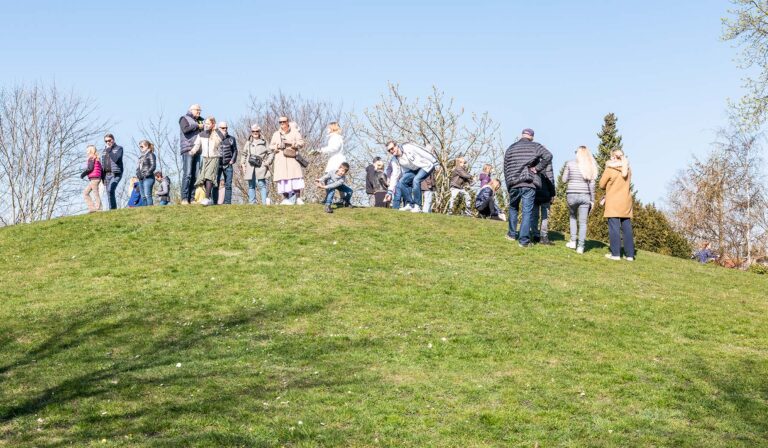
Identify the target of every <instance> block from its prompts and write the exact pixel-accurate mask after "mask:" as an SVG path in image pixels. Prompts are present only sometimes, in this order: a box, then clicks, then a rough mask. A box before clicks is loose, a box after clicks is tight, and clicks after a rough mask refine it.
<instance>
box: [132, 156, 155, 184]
mask: <svg viewBox="0 0 768 448" xmlns="http://www.w3.org/2000/svg"><path fill="white" fill-rule="evenodd" d="M155 168H157V158H156V157H155V153H154V151H147V152H145V153H142V154H141V156H140V157H139V162H138V166H137V167H136V177H138V178H139V180H144V179H149V178H150V177H154V176H155Z"/></svg>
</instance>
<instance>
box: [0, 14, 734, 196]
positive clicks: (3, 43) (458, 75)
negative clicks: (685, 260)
mask: <svg viewBox="0 0 768 448" xmlns="http://www.w3.org/2000/svg"><path fill="white" fill-rule="evenodd" d="M728 7H729V4H728V2H727V1H725V0H722V1H714V0H696V1H693V0H687V1H675V2H668V1H597V0H584V1H581V2H573V1H564V0H563V1H554V0H552V1H541V2H533V1H525V2H522V1H484V0H476V1H471V2H470V1H450V0H448V1H446V0H443V1H421V2H417V1H401V0H396V1H387V2H376V1H372V2H352V1H336V2H330V3H329V2H305V1H298V0H296V1H292V2H274V3H268V2H247V1H218V2H198V1H185V2H162V3H160V2H149V1H143V0H137V1H132V2H94V1H79V2H71V4H70V2H57V1H56V2H54V1H48V2H43V1H35V0H30V1H24V2H7V4H4V5H3V9H2V11H3V13H2V15H3V26H2V27H0V54H2V55H3V57H4V63H3V68H2V70H0V85H4V86H7V85H11V84H14V83H19V82H30V81H51V80H55V81H56V82H57V83H58V84H59V85H60V86H62V87H67V88H70V87H71V88H73V89H75V91H77V92H79V93H81V94H83V95H86V96H89V97H91V98H93V99H94V100H96V102H97V104H98V105H99V114H100V115H101V116H102V117H104V118H106V119H110V120H112V121H113V122H114V123H115V126H114V127H113V130H114V133H115V134H116V137H117V139H118V142H124V143H126V144H128V143H129V142H130V141H131V140H132V139H137V140H138V139H139V138H141V135H139V134H138V130H137V123H138V122H140V121H142V120H145V119H146V118H148V117H149V116H152V115H155V114H156V113H157V112H158V111H159V110H161V109H162V110H164V111H165V112H166V113H168V114H170V115H172V116H173V117H174V118H176V117H178V116H179V115H181V114H182V113H184V111H185V110H186V108H187V106H188V105H189V104H190V103H192V102H199V103H201V104H202V105H203V109H204V111H203V112H204V114H214V115H216V117H217V118H219V119H235V118H237V117H239V116H240V115H241V114H243V113H244V112H245V110H246V108H245V106H246V104H247V101H248V97H249V95H255V96H267V95H269V94H271V93H274V92H277V91H278V90H282V91H283V92H286V93H289V94H292V93H300V94H302V95H303V96H305V97H312V98H318V99H330V100H334V101H343V103H344V104H345V106H346V107H348V108H355V109H356V110H358V111H359V110H361V109H363V108H365V107H366V106H369V105H371V104H373V103H375V102H376V101H377V99H378V98H379V96H380V95H381V93H383V92H384V90H385V88H386V83H387V82H388V81H392V82H398V83H399V84H400V86H401V88H402V89H403V91H404V92H405V93H406V94H408V95H411V96H417V95H425V94H427V93H428V92H429V90H430V88H431V86H432V85H433V84H434V85H437V86H438V87H439V88H441V89H443V90H445V91H446V93H447V94H448V95H450V96H453V97H455V98H456V100H457V103H458V104H462V105H464V106H465V108H466V109H467V110H468V111H476V112H484V111H488V112H489V113H490V114H491V116H492V117H493V118H494V119H495V120H496V121H498V122H500V123H501V125H502V133H503V140H504V142H505V146H506V145H508V144H509V143H511V142H513V141H514V139H515V138H516V136H517V134H518V133H519V132H520V130H521V129H522V128H524V127H532V128H534V129H535V130H536V137H537V140H539V141H541V142H542V143H544V144H545V145H546V146H547V147H548V148H550V150H551V151H552V152H553V153H554V155H555V160H556V162H555V163H556V166H557V167H558V168H559V167H560V166H561V165H562V163H564V162H565V160H566V159H567V158H569V157H571V156H572V154H573V150H574V149H575V148H576V147H577V146H578V145H580V144H586V145H587V146H589V147H591V148H594V147H595V146H596V144H597V138H596V137H595V134H596V133H597V132H598V131H599V129H600V126H601V124H602V118H603V116H604V115H605V114H606V113H608V112H614V113H616V114H617V115H618V117H619V130H620V132H621V134H622V135H623V137H624V147H625V151H626V152H627V155H628V156H629V157H630V160H631V161H632V163H633V169H634V181H635V186H636V188H637V189H638V191H639V195H640V197H641V199H643V200H645V201H657V202H659V201H661V199H662V198H663V197H664V196H665V194H666V191H667V184H668V182H669V181H670V180H671V179H672V178H673V176H674V174H675V173H676V171H677V170H679V169H681V168H683V167H684V166H685V164H686V162H687V161H688V160H689V157H690V155H691V154H703V153H705V152H706V151H707V150H708V149H709V145H710V143H711V142H712V141H713V140H714V138H715V131H716V130H717V128H718V127H720V126H723V125H725V124H726V113H725V105H726V99H727V98H729V97H730V98H735V97H738V96H740V92H741V89H740V86H741V81H740V79H741V77H742V75H743V73H742V72H741V71H739V70H738V69H737V68H736V65H735V63H734V62H733V58H734V57H735V55H736V50H735V49H733V48H732V47H731V46H730V44H728V43H723V42H721V41H720V39H719V38H720V33H721V22H720V18H721V17H723V16H724V15H725V13H726V10H727V8H728Z"/></svg>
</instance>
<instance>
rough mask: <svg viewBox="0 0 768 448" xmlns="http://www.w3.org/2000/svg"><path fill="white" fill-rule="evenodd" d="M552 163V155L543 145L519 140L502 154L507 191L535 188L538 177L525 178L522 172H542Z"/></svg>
mask: <svg viewBox="0 0 768 448" xmlns="http://www.w3.org/2000/svg"><path fill="white" fill-rule="evenodd" d="M551 163H552V153H551V152H549V151H547V148H545V147H544V145H542V144H540V143H537V142H534V141H531V140H528V139H526V138H521V139H520V140H518V141H517V142H515V143H513V144H512V145H510V146H509V148H507V152H506V153H504V179H505V181H506V183H507V190H511V189H512V188H537V187H538V186H539V185H540V184H541V182H540V178H539V176H538V175H535V174H534V175H531V176H525V175H524V174H523V175H521V173H523V170H526V172H527V169H528V168H536V172H537V173H541V172H544V170H546V169H547V167H548V166H549V165H550V164H551Z"/></svg>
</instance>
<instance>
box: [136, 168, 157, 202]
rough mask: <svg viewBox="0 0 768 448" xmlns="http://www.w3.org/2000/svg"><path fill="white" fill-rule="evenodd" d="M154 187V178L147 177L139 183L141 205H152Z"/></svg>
mask: <svg viewBox="0 0 768 448" xmlns="http://www.w3.org/2000/svg"><path fill="white" fill-rule="evenodd" d="M154 186H155V176H154V175H152V176H149V177H148V178H146V179H144V180H140V181H139V191H140V192H141V205H153V204H152V188H153V187H154Z"/></svg>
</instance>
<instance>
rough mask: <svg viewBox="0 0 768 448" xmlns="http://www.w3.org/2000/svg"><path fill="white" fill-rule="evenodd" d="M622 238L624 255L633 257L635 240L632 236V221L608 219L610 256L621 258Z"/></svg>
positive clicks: (627, 219)
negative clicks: (622, 239) (622, 240)
mask: <svg viewBox="0 0 768 448" xmlns="http://www.w3.org/2000/svg"><path fill="white" fill-rule="evenodd" d="M622 236H623V237H624V255H625V256H627V257H632V258H634V257H635V239H634V235H632V220H631V219H629V218H608V239H609V240H610V243H611V255H613V256H614V257H618V256H621V237H622Z"/></svg>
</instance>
